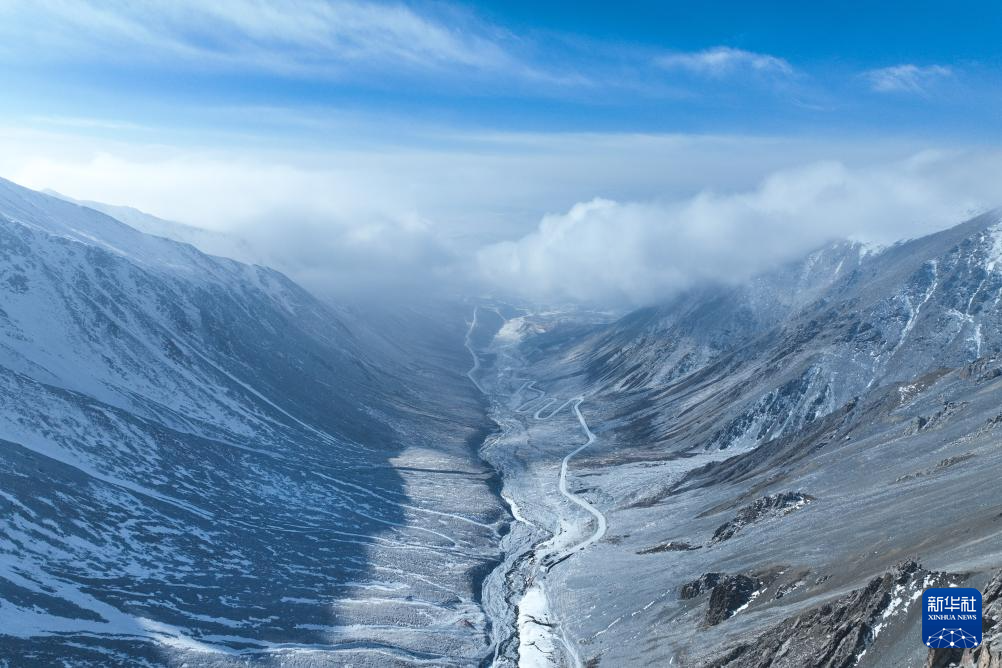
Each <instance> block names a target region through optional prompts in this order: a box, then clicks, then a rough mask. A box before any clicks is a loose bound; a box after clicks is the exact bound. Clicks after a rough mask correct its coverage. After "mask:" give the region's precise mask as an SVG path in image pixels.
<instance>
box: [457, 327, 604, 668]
mask: <svg viewBox="0 0 1002 668" xmlns="http://www.w3.org/2000/svg"><path fill="white" fill-rule="evenodd" d="M477 312H478V308H477V307H474V309H473V319H472V321H471V322H470V323H469V328H468V329H467V332H466V337H465V345H466V348H467V350H469V352H470V356H471V357H472V358H473V366H472V367H471V368H470V370H469V371H467V374H466V375H467V376H468V377H469V379H470V381H471V382H472V383H473V384H474V386H476V388H477V389H478V390H479V391H480V392H482V393H483V394H485V395H488V396H489V393H488V392H487V390H486V389H485V388H484V386H483V385H482V384H481V382H480V379H479V378H478V373H479V371H480V369H481V366H480V356H479V355H478V354H477V351H476V349H475V348H474V345H473V336H474V332H475V330H476V327H477V322H478V319H477ZM499 315H500V314H499ZM523 391H528V392H535V393H536V396H535V397H533V398H532V399H529V400H527V401H525V402H523V403H522V404H520V405H519V406H517V407H516V408H515V409H514V412H515V413H522V414H525V413H528V412H529V411H530V410H532V408H533V407H535V411H534V412H533V413H532V418H531V419H533V420H538V421H545V420H550V419H552V418H553V417H554V416H556V415H558V414H560V413H561V412H562V411H563V410H564V409H565V408H567V407H568V406H569V407H570V408H571V411H572V412H573V414H574V417H575V418H576V419H577V421H578V424H579V425H580V427H581V430H582V431H583V432H584V436H585V441H584V442H583V443H581V444H580V445H578V446H577V447H576V448H574V449H573V450H571V451H570V452H568V453H567V454H566V455H564V457H563V458H562V459H561V461H560V474H559V478H558V481H557V489H558V490H559V492H560V494H561V496H563V497H564V498H565V499H567V500H568V501H570V502H571V503H572V504H573V505H575V506H577V507H579V508H581V509H582V510H584V511H585V512H586V513H588V515H589V516H590V518H589V520H588V524H592V521H594V525H595V528H594V530H593V531H592V532H591V533H590V534H589V535H588V536H587V537H585V538H583V539H581V540H579V541H578V542H575V543H573V544H572V545H570V546H560V545H559V544H558V541H560V540H561V534H563V533H564V531H563V529H562V528H561V529H560V530H558V531H557V532H556V533H554V534H552V535H551V537H550V538H549V539H548V540H546V541H544V542H542V543H539V544H537V545H536V546H535V547H533V548H532V551H533V552H535V553H536V556H537V559H538V562H537V563H538V564H539V569H540V572H541V574H545V573H547V572H548V571H549V570H550V569H552V568H553V567H554V566H556V565H557V564H559V563H561V562H562V561H564V560H566V559H567V558H568V557H570V556H572V555H573V554H575V553H577V552H580V551H582V550H584V549H586V548H588V547H589V546H591V545H593V544H595V543H597V542H598V541H599V540H601V539H602V537H603V536H604V535H605V533H606V530H607V522H606V517H605V515H604V514H603V513H602V511H600V510H599V509H598V508H596V507H595V506H594V505H593V504H591V503H590V502H589V501H588V500H587V499H585V498H583V497H581V496H579V495H577V494H575V493H574V492H572V491H571V490H570V489H568V484H567V476H568V472H569V470H570V465H571V461H572V460H573V459H574V457H576V456H577V455H579V454H580V453H581V452H582V451H584V450H585V449H586V448H588V446H590V445H591V444H592V443H594V442H595V440H596V438H597V437H596V436H595V433H594V432H592V430H591V429H590V428H589V426H588V422H587V421H586V420H585V417H584V415H583V414H582V412H581V404H582V403H583V402H584V400H585V395H583V394H582V395H578V396H576V397H572V398H570V399H567V400H566V401H564V402H563V403H561V404H560V405H558V406H557V407H556V408H553V409H550V407H551V406H553V405H554V404H557V402H558V400H557V399H555V398H547V397H546V392H545V391H544V390H542V389H540V388H538V387H536V386H535V381H531V380H529V381H525V382H523V383H522V385H521V386H520V387H519V388H518V389H517V390H515V392H514V395H515V396H518V395H519V394H521V393H522V392H523ZM548 409H549V410H548ZM502 497H503V498H504V499H505V501H506V502H507V503H508V505H509V507H510V508H511V511H512V514H513V516H514V517H515V519H516V520H517V521H519V522H523V523H526V524H530V525H532V526H535V525H534V524H533V523H532V522H530V521H529V520H528V519H527V518H526V517H524V516H522V513H521V512H520V509H519V507H518V506H517V505H516V503H515V501H514V499H510V498H508V497H505V496H504V494H503V493H502ZM562 524H563V523H562V522H561V525H562ZM575 524H577V523H575ZM542 592H543V586H542V580H539V581H537V583H536V585H535V586H534V587H532V588H530V589H528V590H526V597H531V596H532V595H536V596H537V598H538V597H539V596H543V597H544V598H545V595H544V594H542ZM527 601H528V598H526V600H524V601H523V603H526V602H527ZM519 607H520V608H521V607H522V606H521V604H520V606H519ZM542 614H543V615H544V616H545V614H546V613H545V612H544V613H542ZM521 617H522V615H521V613H520V621H519V627H520V628H521V626H522V623H523V621H524V620H522V619H521ZM555 639H556V640H557V641H558V642H559V643H560V644H562V645H563V646H564V648H565V650H566V658H567V659H568V660H569V661H570V663H571V664H572V665H574V666H580V665H581V660H580V658H579V657H578V654H577V652H576V651H575V648H574V646H573V645H572V643H571V642H570V641H569V639H568V638H567V637H566V635H565V630H564V629H561V633H560V634H559V635H557V636H555ZM496 660H497V650H496V649H495V661H496ZM519 663H520V665H521V660H520V661H519Z"/></svg>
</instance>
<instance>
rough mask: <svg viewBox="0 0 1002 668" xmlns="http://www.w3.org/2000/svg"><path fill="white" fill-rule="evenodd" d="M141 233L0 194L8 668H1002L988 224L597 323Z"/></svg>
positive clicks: (826, 254)
mask: <svg viewBox="0 0 1002 668" xmlns="http://www.w3.org/2000/svg"><path fill="white" fill-rule="evenodd" d="M107 211H109V212H110V213H112V214H115V213H117V214H118V215H120V216H122V217H123V218H126V219H129V215H126V214H127V212H122V211H116V210H113V209H108V210H107ZM132 222H133V223H135V224H136V225H140V226H141V225H146V224H148V223H149V221H148V220H147V221H145V222H144V223H140V222H139V221H137V220H132ZM144 229H146V230H147V231H153V232H156V233H157V234H154V235H150V234H146V233H144V232H141V231H139V230H137V229H135V227H133V226H130V225H126V224H124V223H123V222H121V220H118V219H116V218H115V217H113V216H109V215H106V214H105V213H101V212H99V211H96V210H95V209H93V208H90V207H86V206H81V205H79V204H77V203H73V202H67V201H64V200H62V199H58V198H54V197H50V196H47V195H43V194H40V193H36V192H32V191H30V190H26V189H23V188H20V187H18V186H15V185H14V184H11V183H9V182H6V181H0V462H2V465H0V509H2V510H3V512H2V513H0V664H2V660H7V661H8V663H9V664H10V665H18V666H20V665H52V664H57V663H59V662H68V663H69V664H71V665H94V666H105V665H123V666H126V665H127V666H131V665H157V666H159V665H178V666H180V665H197V666H231V665H234V666H235V665H246V664H251V665H269V666H270V665H286V666H295V665H299V666H318V665H338V666H341V665H364V666H370V665H371V666H385V665H391V666H392V665H427V664H430V665H461V666H469V665H495V666H499V667H500V666H528V665H541V666H560V665H582V666H583V665H590V666H594V665H599V666H607V665H608V666H620V665H676V666H728V667H736V666H756V667H760V668H766V667H767V666H784V667H790V668H794V667H797V668H800V667H802V666H840V667H848V666H854V665H861V666H888V665H893V666H908V665H912V666H920V665H923V664H925V665H928V666H946V665H950V662H951V661H952V662H954V663H957V662H961V664H962V665H964V666H968V667H969V666H974V665H978V666H992V665H999V664H1000V663H1002V646H1000V643H999V642H998V640H997V638H998V637H999V635H1000V634H1002V622H999V620H998V615H997V614H996V613H997V612H998V610H999V609H1000V606H1002V575H999V569H1000V567H1002V532H1000V530H999V524H998V523H999V518H1000V517H1002V502H1000V501H999V497H998V472H999V471H1002V449H1000V448H999V447H998V444H999V439H1000V438H1002V408H1000V407H999V404H1000V397H1002V308H1000V299H1002V216H1000V214H999V213H998V212H990V213H987V214H984V215H982V216H979V217H978V218H975V219H973V220H971V221H968V222H966V223H963V224H961V225H959V226H957V227H955V228H952V229H950V230H946V231H944V232H941V233H938V234H934V235H931V236H928V237H923V238H920V239H915V240H911V241H907V242H902V243H899V244H896V245H893V246H890V247H887V248H884V249H880V250H874V249H871V248H868V247H865V246H863V245H860V244H858V243H852V242H835V243H832V244H830V245H828V246H826V247H824V248H821V249H818V250H817V251H815V252H814V253H811V254H809V255H808V256H807V257H805V258H803V259H802V260H800V261H798V262H792V263H789V264H787V265H785V266H782V267H777V268H776V269H775V270H773V271H770V272H767V273H765V274H762V275H761V276H758V277H756V278H755V279H754V280H752V281H750V282H748V283H746V284H744V285H739V286H728V285H704V286H700V287H697V288H695V289H693V290H691V291H688V292H686V293H684V294H681V295H678V296H676V297H674V298H673V299H671V300H670V301H668V302H666V303H664V304H661V305H658V306H656V307H652V308H648V309H643V310H640V311H636V312H634V313H631V314H629V315H627V316H626V317H624V318H622V319H619V320H616V321H614V322H608V321H607V320H606V319H605V318H604V317H603V316H601V315H594V314H589V313H587V312H582V311H577V312H564V311H557V310H548V311H545V312H538V313H537V312H532V311H531V310H529V309H525V308H516V307H512V306H509V305H505V304H503V303H499V302H487V301H484V300H481V301H479V302H477V305H476V306H473V305H472V304H470V305H467V304H458V305H452V304H442V303H432V302H430V301H429V302H428V303H425V304H420V305H417V304H410V305H398V306H395V307H392V308H375V307H371V308H367V309H365V311H364V312H363V311H362V310H360V309H359V307H358V306H354V307H345V306H332V305H330V304H326V303H324V302H321V301H319V300H317V299H315V298H314V297H313V296H312V295H310V294H309V293H308V292H306V291H304V290H302V289H301V288H300V287H298V286H297V285H296V284H295V283H293V282H291V281H290V280H288V279H287V278H286V277H284V276H283V275H282V274H280V273H278V272H275V271H273V270H270V269H267V268H264V267H260V266H253V265H250V264H244V263H241V262H238V261H235V260H231V259H225V258H222V257H214V256H212V255H206V254H204V253H203V252H202V251H201V250H199V249H196V247H195V246H194V245H189V244H186V243H179V242H178V241H177V240H176V239H174V240H172V239H170V238H167V237H175V238H183V235H181V233H180V232H178V231H177V230H174V229H167V228H163V229H160V228H157V229H153V228H150V227H146V228H144ZM179 235H181V236H180V237H179ZM193 241H194V240H193ZM471 365H472V368H471ZM488 415H489V418H490V420H488ZM481 457H482V458H483V459H481ZM485 461H486V462H489V464H490V466H488V465H487V464H485V463H484V462H485ZM961 583H965V584H967V585H969V586H977V587H981V588H982V589H983V590H984V592H985V600H986V603H987V605H988V606H989V607H988V609H989V610H990V611H993V612H992V613H991V614H992V615H995V616H993V617H990V619H989V622H990V625H989V627H988V633H987V636H986V637H987V638H988V642H987V643H986V645H985V646H984V648H983V649H982V650H978V651H977V652H976V653H971V652H967V653H966V654H963V655H962V653H953V654H950V653H949V652H947V653H942V652H941V653H939V654H931V655H930V654H927V653H926V651H925V650H924V649H923V646H922V645H921V643H920V642H919V636H918V631H917V628H916V626H917V619H918V618H917V608H916V604H915V601H916V600H918V596H919V594H920V592H921V591H922V589H923V588H925V587H928V586H932V585H943V586H946V585H950V584H961ZM993 661H994V663H992V662H993ZM963 662H966V663H963ZM976 662H980V663H976Z"/></svg>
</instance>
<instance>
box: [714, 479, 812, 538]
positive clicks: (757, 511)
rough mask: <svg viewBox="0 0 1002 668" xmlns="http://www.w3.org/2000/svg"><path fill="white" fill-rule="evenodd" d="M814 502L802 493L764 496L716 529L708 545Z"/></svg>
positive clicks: (808, 495)
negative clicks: (751, 525) (749, 526)
mask: <svg viewBox="0 0 1002 668" xmlns="http://www.w3.org/2000/svg"><path fill="white" fill-rule="evenodd" d="M814 500H815V499H814V497H813V496H811V495H810V494H805V493H804V492H780V493H779V494H771V495H769V496H764V497H762V498H761V499H757V500H756V501H755V502H754V503H752V504H750V505H747V506H745V507H744V508H742V509H741V510H739V511H738V514H737V515H735V516H734V519H732V520H729V521H727V522H725V523H724V524H721V525H720V526H719V527H717V530H716V531H714V532H713V538H711V539H710V544H711V545H712V544H714V543H720V542H723V541H725V540H729V539H730V538H732V537H733V536H734V534H736V533H738V532H739V531H741V530H742V529H743V528H744V527H746V526H748V525H749V524H755V523H756V522H761V521H762V520H764V519H766V518H768V517H775V516H780V515H786V514H789V513H792V512H793V511H795V510H799V509H800V508H803V507H804V506H806V505H807V504H808V503H811V502H812V501H814Z"/></svg>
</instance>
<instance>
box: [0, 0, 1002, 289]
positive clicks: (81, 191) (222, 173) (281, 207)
mask: <svg viewBox="0 0 1002 668" xmlns="http://www.w3.org/2000/svg"><path fill="white" fill-rule="evenodd" d="M979 9H980V11H979V12H974V11H972V12H970V16H967V17H966V18H964V16H965V15H964V12H963V11H960V10H959V9H958V8H957V7H952V8H951V10H950V17H951V18H952V19H953V20H951V21H937V20H936V18H937V17H938V16H941V15H943V14H944V12H945V11H946V10H945V9H942V8H938V7H937V6H936V5H935V3H919V4H915V3H909V4H907V5H906V4H904V3H902V4H899V5H897V6H890V5H888V6H885V7H883V8H880V9H877V8H873V7H868V6H865V5H863V4H859V5H847V6H843V7H842V8H816V7H811V8H805V7H800V6H798V5H790V6H787V7H784V8H783V9H782V10H778V9H777V10H774V11H771V12H762V11H760V10H754V9H752V8H749V7H746V6H744V5H743V4H741V3H715V4H713V5H712V6H710V5H704V6H702V7H701V8H699V9H684V8H679V7H667V6H651V5H646V4H644V3H639V4H636V5H629V6H628V7H622V6H617V7H616V8H614V9H613V8H608V7H605V6H604V5H603V4H602V3H583V4H580V5H579V6H577V7H576V9H575V11H574V12H567V11H561V9H560V7H559V5H557V4H549V5H548V4H545V3H544V4H541V5H536V4H533V5H532V6H529V5H525V4H520V3H493V2H484V3H476V4H472V5H458V4H450V3H383V2H358V1H350V2H342V1H336V2H322V1H320V0H310V1H303V2H295V3H274V2H249V1H241V0H234V1H233V2H228V3H222V4H216V5H214V6H213V7H211V8H210V7H206V6H203V5H202V4H201V3H194V2H144V3H124V2H123V3H89V2H41V3H28V2H20V1H15V2H10V3H5V4H4V5H3V6H2V7H0V38H2V42H3V44H2V46H0V64H2V70H3V72H2V74H0V82H2V83H3V86H4V90H5V98H6V101H7V103H6V104H5V105H4V107H3V109H2V110H0V147H2V148H3V151H2V157H0V176H4V177H7V178H10V179H12V180H14V181H15V182H18V183H21V184H23V185H26V186H29V187H32V188H36V189H46V188H50V189H53V190H56V191H59V192H61V193H64V194H66V195H69V196H71V197H75V198H78V199H86V200H96V201H101V202H106V203H111V204H119V205H129V206H134V207H137V208H139V209H142V210H144V211H148V212H150V213H152V214H155V215H157V216H160V217H163V218H167V219H170V220H176V221H179V222H183V223H187V224H192V225H195V226H199V227H203V228H207V229H211V230H220V231H225V232H227V233H230V234H233V235H235V236H239V237H242V238H245V239H248V240H249V241H250V242H251V243H252V245H254V246H256V247H259V248H267V249H268V258H269V262H270V263H271V264H274V265H276V266H278V268H280V269H282V270H284V271H287V272H288V273H290V274H291V275H293V276H294V277H296V278H297V279H299V280H301V281H303V282H304V283H306V284H308V285H310V286H311V287H312V288H314V289H315V290H318V291H320V292H323V293H328V294H333V295H338V294H341V295H344V294H348V293H352V292H355V291H362V292H364V293H365V294H379V293H381V292H393V291H398V290H408V289H413V288H414V287H419V288H420V289H421V290H422V291H428V290H432V291H435V290H438V289H447V290H450V291H452V292H455V291H457V290H458V291H460V292H470V291H474V292H480V291H491V292H497V293H500V294H509V295H517V296H523V297H528V298H532V299H538V300H543V301H545V300H570V301H579V302H583V303H591V304H599V305H606V306H607V305H618V306H629V305H638V304H645V303H650V302H653V301H657V300H659V299H663V298H664V297H666V296H669V295H671V294H673V293H674V292H676V291H677V290H679V289H682V288H684V287H686V286H688V285H690V284H692V283H693V282H696V281H700V280H704V279H711V280H724V281H727V280H741V279H743V278H745V277H747V276H748V275H749V274H751V273H754V272H755V271H758V270H761V269H762V268H763V267H767V266H770V265H772V264H774V263H775V262H777V261H780V260H785V259H790V258H794V257H796V256H798V255H799V254H802V253H804V252H806V251H807V250H809V249H811V248H813V247H815V246H817V245H819V244H821V243H823V242H825V241H826V240H828V239H830V238H841V237H852V238H857V239H862V240H866V241H871V242H875V243H888V242H891V241H895V240H897V239H901V238H911V237H916V236H920V235H922V234H925V233H928V232H930V231H933V230H937V229H941V228H944V227H947V226H949V225H952V224H955V223H957V222H960V220H962V219H964V218H965V217H967V216H969V215H971V214H973V213H976V212H978V211H982V210H985V209H987V208H990V207H993V206H996V205H998V204H999V203H1002V197H1000V195H999V192H998V187H997V185H996V182H995V179H994V177H993V175H994V174H996V173H998V171H999V168H1000V167H1002V145H1000V144H999V137H998V127H997V124H996V123H995V118H994V115H993V113H992V109H994V108H997V106H998V103H999V102H1002V100H1000V99H999V98H1000V94H999V92H998V91H999V90H1002V88H1000V87H999V85H998V84H999V78H1000V75H999V71H998V68H997V64H998V55H997V47H996V44H995V39H994V35H993V34H992V32H993V31H992V30H991V26H992V25H993V21H992V20H991V19H992V17H988V16H985V12H996V13H997V12H1000V11H1002V10H998V9H992V8H980V7H979ZM958 15H959V16H960V17H961V18H959V19H957V16H958ZM994 18H996V19H997V18H1002V17H998V16H996V17H994ZM793 27H795V28H796V29H795V30H793V29H792V28H793ZM850 41H851V43H852V45H853V47H852V49H851V52H847V51H846V48H845V47H846V44H847V43H848V42H850ZM610 260H611V261H610Z"/></svg>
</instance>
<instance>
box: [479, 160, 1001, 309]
mask: <svg viewBox="0 0 1002 668" xmlns="http://www.w3.org/2000/svg"><path fill="white" fill-rule="evenodd" d="M999 168H1002V154H999V153H993V154H981V155H971V154H946V153H938V152H927V153H921V154H918V155H915V156H914V157H912V158H910V159H909V160H906V161H903V162H896V163H892V164H883V165H878V166H872V167H866V168H860V169H851V168H849V167H846V166H845V165H844V164H842V163H839V162H819V163H814V164H810V165H805V166H803V167H800V168H797V169H793V170H783V171H779V172H776V173H774V174H772V175H770V176H769V177H767V178H766V179H764V180H763V181H762V183H761V184H760V185H759V186H758V187H756V188H754V189H751V190H748V191H742V192H733V193H717V192H713V191H704V192H701V193H699V194H697V195H695V196H693V197H690V198H686V199H680V200H674V201H648V202H615V201H611V200H605V199H594V200H591V201H589V202H583V203H580V204H576V205H575V206H573V207H571V208H570V210H569V211H567V212H566V213H562V214H553V215H548V216H545V217H544V218H543V219H542V221H541V222H540V223H539V226H538V228H537V229H536V230H534V231H533V232H531V233H529V234H527V235H525V236H523V237H521V238H520V239H517V240H513V241H505V242H501V243H496V244H492V245H490V246H487V247H485V248H483V249H481V250H480V251H479V253H478V255H477V263H478V268H479V271H480V272H481V273H482V274H483V275H484V276H486V277H487V278H488V280H489V281H490V282H491V283H492V284H494V285H496V286H501V287H502V288H503V289H508V290H513V291H515V292H516V293H517V294H521V295H524V296H528V297H531V298H535V299H538V300H544V301H547V300H549V301H553V300H570V301H577V302H587V303H593V304H598V305H615V304H618V305H623V304H629V305H641V304H646V303H652V302H656V301H658V300H661V299H664V298H665V297H666V296H669V295H671V294H673V293H675V292H677V291H679V290H682V289H685V288H686V287H689V286H691V285H692V284H694V283H697V282H700V281H724V282H736V281H741V280H744V279H746V278H748V277H749V276H751V275H752V274H754V273H755V272H758V271H761V270H764V269H765V268H767V267H769V266H772V265H775V264H776V263H778V262H781V261H784V260H787V259H792V258H795V257H798V256H799V255H801V254H803V253H805V252H808V251H809V250H811V249H812V248H814V247H817V246H819V245H821V244H822V243H825V242H826V241H828V240H831V239H835V238H854V239H858V240H864V241H870V242H877V243H889V242H893V241H896V240H899V239H902V238H908V237H914V236H920V235H922V234H926V233H929V232H932V231H935V230H937V229H941V228H944V227H948V226H950V225H952V224H955V223H958V222H961V221H962V220H963V219H964V218H965V217H967V216H969V215H971V214H973V213H975V212H978V211H980V210H984V209H985V208H988V207H990V206H993V205H995V204H996V203H998V202H999V201H1000V198H1002V188H1000V187H999V185H998V183H997V182H996V180H995V178H994V176H993V174H996V173H998V169H999Z"/></svg>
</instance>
